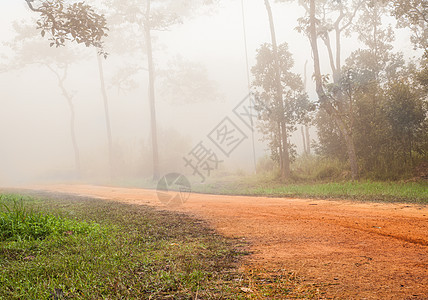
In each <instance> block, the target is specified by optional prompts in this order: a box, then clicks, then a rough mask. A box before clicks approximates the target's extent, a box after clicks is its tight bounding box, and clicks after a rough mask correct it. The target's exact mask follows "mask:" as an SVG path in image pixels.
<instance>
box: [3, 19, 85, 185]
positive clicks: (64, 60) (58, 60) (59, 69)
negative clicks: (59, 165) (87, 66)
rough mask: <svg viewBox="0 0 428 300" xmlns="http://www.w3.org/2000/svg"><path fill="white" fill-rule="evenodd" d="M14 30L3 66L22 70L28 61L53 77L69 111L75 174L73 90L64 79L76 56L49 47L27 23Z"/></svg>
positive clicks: (78, 167) (77, 156) (77, 163)
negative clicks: (10, 52) (44, 68)
mask: <svg viewBox="0 0 428 300" xmlns="http://www.w3.org/2000/svg"><path fill="white" fill-rule="evenodd" d="M14 29H15V31H16V33H17V35H16V37H15V39H14V40H13V41H12V42H10V43H7V45H8V46H9V47H10V48H11V49H12V50H13V53H14V57H12V58H10V60H9V63H8V66H7V69H8V70H12V69H22V68H24V67H27V66H29V65H32V64H37V65H41V66H43V67H46V68H47V69H48V70H49V71H51V72H52V74H53V75H54V76H55V78H56V79H57V85H58V88H59V89H60V91H61V94H62V96H63V97H64V98H65V100H66V101H67V105H68V107H69V110H70V138H71V142H72V146H73V153H74V164H75V170H76V174H77V176H78V177H79V176H80V175H81V163H80V151H79V147H78V143H77V138H76V133H75V110H74V104H73V97H74V95H73V93H71V92H70V91H69V90H68V89H67V87H66V85H65V81H66V79H67V77H68V70H69V66H70V65H71V64H72V63H73V62H75V61H76V60H77V59H78V57H79V55H78V54H77V53H76V52H75V51H72V50H70V49H68V48H62V49H53V48H49V47H47V45H46V44H45V43H44V42H43V41H42V40H40V39H39V37H38V36H37V33H36V32H35V31H34V29H33V28H32V26H31V25H25V24H24V25H22V24H18V23H14Z"/></svg>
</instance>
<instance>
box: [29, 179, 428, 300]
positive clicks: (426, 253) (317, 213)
mask: <svg viewBox="0 0 428 300" xmlns="http://www.w3.org/2000/svg"><path fill="white" fill-rule="evenodd" d="M32 189H37V190H46V191H53V192H63V193H70V194H78V195H84V196H91V197H97V198H104V199H111V200H115V201H120V202H127V203H133V204H143V205H151V206H159V207H162V205H161V203H160V202H159V201H158V199H157V195H156V192H155V191H150V190H141V189H126V188H112V187H99V186H82V185H56V186H44V187H41V186H37V187H32ZM168 209H170V210H176V211H180V212H185V213H189V214H192V215H194V216H197V217H199V218H203V219H205V220H207V221H208V222H209V223H210V224H211V225H212V226H213V227H214V228H216V229H217V230H218V231H219V232H220V233H221V234H224V235H226V236H233V237H241V238H245V239H246V240H247V241H249V242H250V245H251V251H252V252H253V254H252V255H250V256H249V257H248V258H247V261H246V262H245V264H246V265H247V266H250V267H254V268H259V267H260V268H264V269H266V268H271V269H286V270H290V271H297V272H298V273H299V274H300V275H302V276H304V277H305V279H306V280H308V281H309V282H318V283H323V284H326V285H325V286H324V289H325V290H326V291H327V295H328V296H329V298H338V299H428V207H426V206H418V205H405V204H381V203H356V202H350V201H322V200H305V199H277V198H262V197H257V198H256V197H235V196H213V195H199V194H191V196H190V198H189V200H188V201H187V202H186V203H185V204H184V205H183V206H180V207H176V208H168Z"/></svg>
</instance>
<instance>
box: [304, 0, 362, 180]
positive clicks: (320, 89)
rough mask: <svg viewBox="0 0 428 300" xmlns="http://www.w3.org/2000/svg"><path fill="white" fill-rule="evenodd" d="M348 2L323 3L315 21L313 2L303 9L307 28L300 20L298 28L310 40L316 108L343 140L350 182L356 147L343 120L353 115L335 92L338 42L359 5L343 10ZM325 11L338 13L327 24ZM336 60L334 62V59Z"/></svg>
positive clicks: (338, 69) (355, 172)
mask: <svg viewBox="0 0 428 300" xmlns="http://www.w3.org/2000/svg"><path fill="white" fill-rule="evenodd" d="M345 2H347V1H339V2H337V3H336V2H329V1H327V2H322V3H321V4H320V6H318V11H321V17H320V18H317V6H316V4H315V0H310V5H309V7H307V6H305V7H306V10H307V12H309V28H307V27H306V26H307V25H306V26H305V25H304V24H308V22H307V19H306V21H305V20H304V19H301V23H302V26H301V27H300V28H299V29H300V30H301V31H304V32H306V33H308V36H309V38H310V44H311V48H312V53H313V56H314V78H315V82H316V92H317V94H318V98H319V104H320V107H321V108H322V109H324V110H325V111H326V112H327V114H328V115H329V116H330V117H331V118H332V119H333V120H334V121H335V123H336V125H337V127H338V128H339V130H340V132H341V135H342V136H343V138H344V140H345V144H346V148H347V153H348V158H349V163H350V166H351V173H352V178H353V179H357V178H358V176H359V170H358V163H357V155H356V151H355V145H354V140H353V133H352V126H351V125H350V123H349V120H347V119H346V118H344V117H343V116H344V115H345V111H346V110H347V111H348V115H352V114H353V112H352V108H353V107H352V103H350V105H343V104H344V101H343V98H344V94H343V93H342V91H341V89H337V88H335V86H338V85H339V81H340V80H341V78H342V72H341V71H342V70H341V64H342V62H341V38H342V34H343V33H345V31H346V30H347V29H348V28H349V27H350V25H351V24H352V21H353V19H354V17H355V15H356V13H357V11H358V9H359V8H360V6H361V5H362V1H357V2H354V3H352V4H353V5H349V7H347V6H345V4H346V3H345ZM327 9H331V10H332V11H336V12H338V16H337V17H336V19H335V21H334V22H329V18H328V17H327V14H326V13H325V12H326V10H327ZM331 32H334V34H335V38H336V55H334V54H333V51H332V47H331V43H330V33H331ZM319 37H321V38H322V40H323V42H324V44H325V46H326V48H327V51H328V57H329V61H330V68H331V70H332V73H333V86H331V88H330V92H329V93H328V92H327V91H326V89H325V82H326V81H325V77H323V76H322V74H321V66H320V58H319V50H318V49H319V48H318V38H319ZM334 58H335V59H334Z"/></svg>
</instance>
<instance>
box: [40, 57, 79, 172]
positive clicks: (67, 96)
mask: <svg viewBox="0 0 428 300" xmlns="http://www.w3.org/2000/svg"><path fill="white" fill-rule="evenodd" d="M45 66H46V67H47V68H48V69H49V70H51V71H52V73H54V74H55V76H56V77H57V79H58V87H59V88H60V90H61V92H62V95H63V96H64V98H65V99H66V100H67V104H68V107H69V108H70V136H71V142H72V144H73V152H74V165H75V168H76V176H77V177H78V178H80V176H81V164H80V152H79V147H78V145H77V139H76V131H75V122H74V121H75V119H76V114H75V112H74V104H73V96H72V95H70V94H69V93H68V92H67V89H66V88H65V86H64V81H65V79H66V78H67V72H68V66H67V65H66V66H65V68H64V73H63V74H62V76H60V75H59V73H58V72H57V71H56V70H55V69H53V68H52V67H51V66H50V65H48V64H46V65H45Z"/></svg>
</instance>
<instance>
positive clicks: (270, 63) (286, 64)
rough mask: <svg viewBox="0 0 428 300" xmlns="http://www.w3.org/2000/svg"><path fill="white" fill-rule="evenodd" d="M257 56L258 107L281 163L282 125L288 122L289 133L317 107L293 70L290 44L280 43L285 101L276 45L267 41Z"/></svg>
mask: <svg viewBox="0 0 428 300" xmlns="http://www.w3.org/2000/svg"><path fill="white" fill-rule="evenodd" d="M256 59H257V63H256V65H255V66H254V67H253V68H252V69H251V71H252V73H253V75H254V81H253V84H252V85H253V88H254V90H255V95H256V99H257V101H258V103H257V104H258V105H257V109H258V110H259V111H260V114H259V115H260V125H259V127H260V129H261V131H262V133H263V135H264V137H265V139H266V140H267V141H268V142H269V148H270V151H271V157H272V159H273V160H274V161H276V162H279V160H280V157H279V152H280V150H279V149H280V148H281V146H280V145H281V143H283V142H284V141H282V140H281V130H279V124H280V123H281V122H283V121H285V124H286V126H287V133H288V136H289V135H290V133H291V132H293V131H295V130H296V125H297V124H299V123H305V122H307V121H308V113H309V112H310V111H312V110H313V109H314V106H313V104H311V103H310V102H309V100H308V96H307V95H306V93H305V91H304V88H303V83H302V80H301V78H300V76H299V75H297V74H294V73H292V72H291V71H290V69H291V68H292V67H293V64H294V61H293V58H292V56H291V53H290V52H289V51H288V45H287V44H286V43H284V44H281V45H279V46H278V59H279V69H280V70H281V74H280V78H281V91H280V93H281V95H282V100H280V101H282V103H280V102H278V100H277V99H276V95H277V86H276V84H275V79H274V78H275V76H276V75H275V74H276V66H275V60H274V53H273V51H272V46H271V45H270V44H263V45H262V46H261V47H260V48H259V49H258V50H257V57H256ZM290 146H291V145H290ZM292 157H293V156H292V155H291V158H292Z"/></svg>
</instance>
